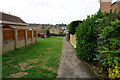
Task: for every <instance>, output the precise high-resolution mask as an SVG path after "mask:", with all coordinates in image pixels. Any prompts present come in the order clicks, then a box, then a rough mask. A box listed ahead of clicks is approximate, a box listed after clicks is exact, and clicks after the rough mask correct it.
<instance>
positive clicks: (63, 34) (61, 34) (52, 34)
mask: <svg viewBox="0 0 120 80" xmlns="http://www.w3.org/2000/svg"><path fill="white" fill-rule="evenodd" d="M50 35H51V36H65V35H66V34H65V33H60V34H54V33H51V34H50Z"/></svg>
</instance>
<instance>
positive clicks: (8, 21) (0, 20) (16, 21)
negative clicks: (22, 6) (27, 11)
mask: <svg viewBox="0 0 120 80" xmlns="http://www.w3.org/2000/svg"><path fill="white" fill-rule="evenodd" d="M0 24H1V25H2V26H10V27H16V28H22V29H25V28H26V26H27V23H26V22H24V21H23V20H22V19H21V18H19V17H17V16H14V15H11V14H6V13H3V12H0Z"/></svg>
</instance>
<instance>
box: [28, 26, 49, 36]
mask: <svg viewBox="0 0 120 80" xmlns="http://www.w3.org/2000/svg"><path fill="white" fill-rule="evenodd" d="M27 28H29V29H30V30H32V28H33V29H35V30H37V33H38V37H39V38H46V36H47V34H46V31H44V30H43V29H42V27H41V25H40V24H28V26H27Z"/></svg>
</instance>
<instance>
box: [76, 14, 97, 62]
mask: <svg viewBox="0 0 120 80" xmlns="http://www.w3.org/2000/svg"><path fill="white" fill-rule="evenodd" d="M95 17H96V15H95V16H91V17H90V16H88V17H87V19H86V20H84V21H83V22H82V23H80V24H79V27H78V28H77V29H76V41H77V45H76V51H77V55H78V56H79V57H80V58H81V59H83V60H85V61H88V62H90V61H91V60H93V58H95V53H96V52H95V48H96V44H97V37H96V32H95V25H94V24H95V20H96V18H95Z"/></svg>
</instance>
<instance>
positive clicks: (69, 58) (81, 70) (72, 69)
mask: <svg viewBox="0 0 120 80" xmlns="http://www.w3.org/2000/svg"><path fill="white" fill-rule="evenodd" d="M57 78H96V76H95V74H94V73H93V72H91V70H90V68H89V67H88V65H86V64H85V63H83V62H82V61H80V60H78V59H77V57H76V52H75V50H74V48H73V47H72V46H71V45H70V43H69V42H68V41H67V40H66V39H65V38H64V39H63V49H62V55H61V61H60V66H59V69H58V76H57Z"/></svg>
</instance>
